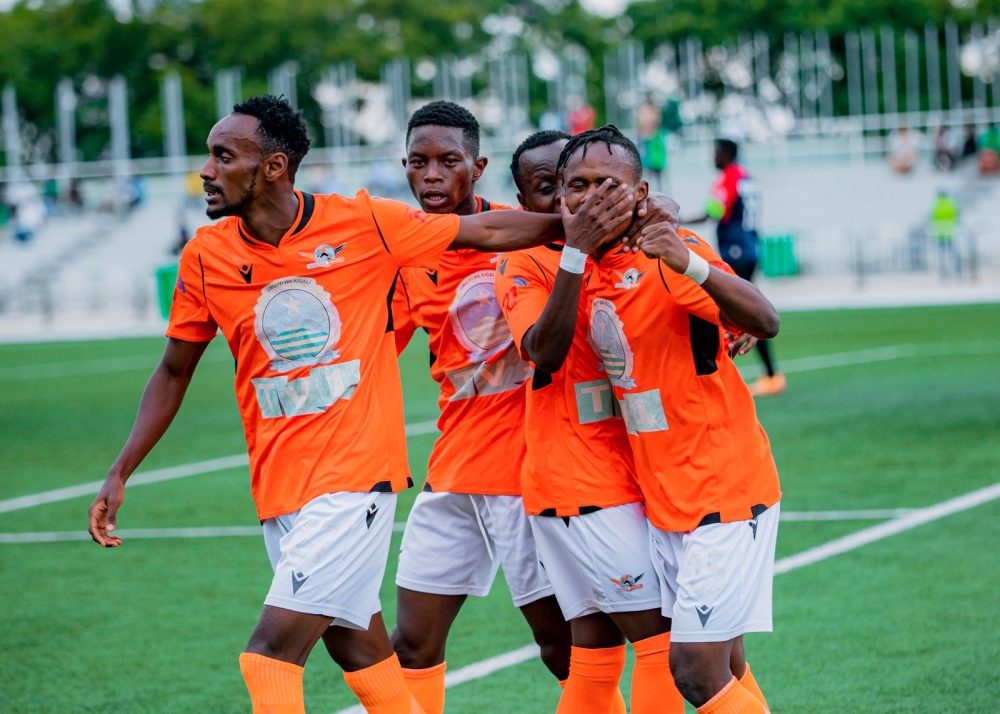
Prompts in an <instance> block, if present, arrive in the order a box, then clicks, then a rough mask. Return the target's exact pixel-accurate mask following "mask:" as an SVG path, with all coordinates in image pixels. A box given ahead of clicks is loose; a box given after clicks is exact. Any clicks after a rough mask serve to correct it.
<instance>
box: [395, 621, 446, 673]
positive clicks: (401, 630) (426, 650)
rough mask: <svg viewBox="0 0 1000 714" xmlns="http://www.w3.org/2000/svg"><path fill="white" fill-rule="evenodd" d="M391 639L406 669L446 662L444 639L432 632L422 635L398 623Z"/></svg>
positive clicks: (401, 663)
mask: <svg viewBox="0 0 1000 714" xmlns="http://www.w3.org/2000/svg"><path fill="white" fill-rule="evenodd" d="M389 641H390V642H391V643H392V649H393V650H395V652H396V656H397V657H398V658H399V663H400V665H402V666H403V667H404V668H405V669H426V668H428V667H435V666H437V665H439V664H441V663H442V662H444V641H443V640H441V639H440V638H438V637H434V636H432V635H431V634H430V633H424V636H422V635H421V633H418V632H410V631H408V629H407V628H406V627H405V626H402V627H401V626H399V625H397V626H396V627H395V628H394V629H393V631H392V632H391V633H390V634H389Z"/></svg>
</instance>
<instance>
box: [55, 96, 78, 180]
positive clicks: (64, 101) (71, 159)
mask: <svg viewBox="0 0 1000 714" xmlns="http://www.w3.org/2000/svg"><path fill="white" fill-rule="evenodd" d="M76 105H77V100H76V90H75V89H73V80H72V79H70V78H69V77H63V78H62V79H60V80H59V84H57V85H56V129H57V131H56V137H57V140H58V142H59V164H60V169H59V173H60V175H61V178H62V179H64V180H68V179H71V178H73V175H74V173H75V164H76Z"/></svg>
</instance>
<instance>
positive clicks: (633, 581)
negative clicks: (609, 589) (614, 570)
mask: <svg viewBox="0 0 1000 714" xmlns="http://www.w3.org/2000/svg"><path fill="white" fill-rule="evenodd" d="M643 575H645V573H639V574H638V575H636V576H635V577H634V578H633V577H632V576H631V575H623V576H621V577H620V578H611V579H610V580H611V582H613V583H614V584H615V590H616V591H617V592H620V593H630V592H632V591H633V590H642V583H640V582H639V581H640V580H642V576H643Z"/></svg>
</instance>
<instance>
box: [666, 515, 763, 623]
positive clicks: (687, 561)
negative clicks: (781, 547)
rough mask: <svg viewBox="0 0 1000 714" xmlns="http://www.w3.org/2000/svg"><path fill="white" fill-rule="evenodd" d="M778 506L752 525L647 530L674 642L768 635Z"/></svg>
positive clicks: (731, 524) (759, 517)
mask: <svg viewBox="0 0 1000 714" xmlns="http://www.w3.org/2000/svg"><path fill="white" fill-rule="evenodd" d="M780 511H781V504H780V503H776V504H774V505H773V506H771V507H770V508H768V509H767V510H766V511H764V512H763V513H761V514H760V515H758V516H757V518H755V519H753V520H752V521H736V522H734V523H715V524H712V525H707V526H701V527H699V528H695V529H694V530H693V531H688V532H686V533H668V532H666V531H661V530H659V529H658V528H654V527H652V526H650V539H651V546H652V556H653V565H654V567H655V568H656V574H657V575H658V576H659V578H660V590H661V592H662V595H663V614H664V616H666V617H670V618H672V619H673V621H674V622H673V627H672V628H671V634H670V640H671V641H672V642H726V641H728V640H731V639H733V638H734V637H738V636H739V635H742V634H743V633H745V632H770V631H771V584H772V581H773V580H774V546H775V543H776V541H777V539H778V516H779V513H780Z"/></svg>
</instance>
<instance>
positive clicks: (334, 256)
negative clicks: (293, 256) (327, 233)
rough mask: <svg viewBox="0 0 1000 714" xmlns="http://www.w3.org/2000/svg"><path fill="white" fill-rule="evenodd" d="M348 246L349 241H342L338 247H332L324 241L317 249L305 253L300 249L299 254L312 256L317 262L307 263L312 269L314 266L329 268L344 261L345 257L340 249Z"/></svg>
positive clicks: (307, 256) (304, 256) (305, 256)
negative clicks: (310, 252)
mask: <svg viewBox="0 0 1000 714" xmlns="http://www.w3.org/2000/svg"><path fill="white" fill-rule="evenodd" d="M346 247H347V243H341V244H340V245H338V246H337V247H336V248H331V247H330V246H329V245H327V244H326V243H324V244H323V245H320V246H317V247H316V250H314V251H313V252H312V255H310V254H309V253H303V252H302V251H299V255H300V256H302V257H303V258H312V259H313V260H314V261H315V262H313V263H309V264H308V265H306V268H307V269H309V270H312V269H313V268H329V267H330V266H331V265H336V264H337V263H343V262H344V259H343V258H342V257H340V251H342V250H343V249H344V248H346Z"/></svg>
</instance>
